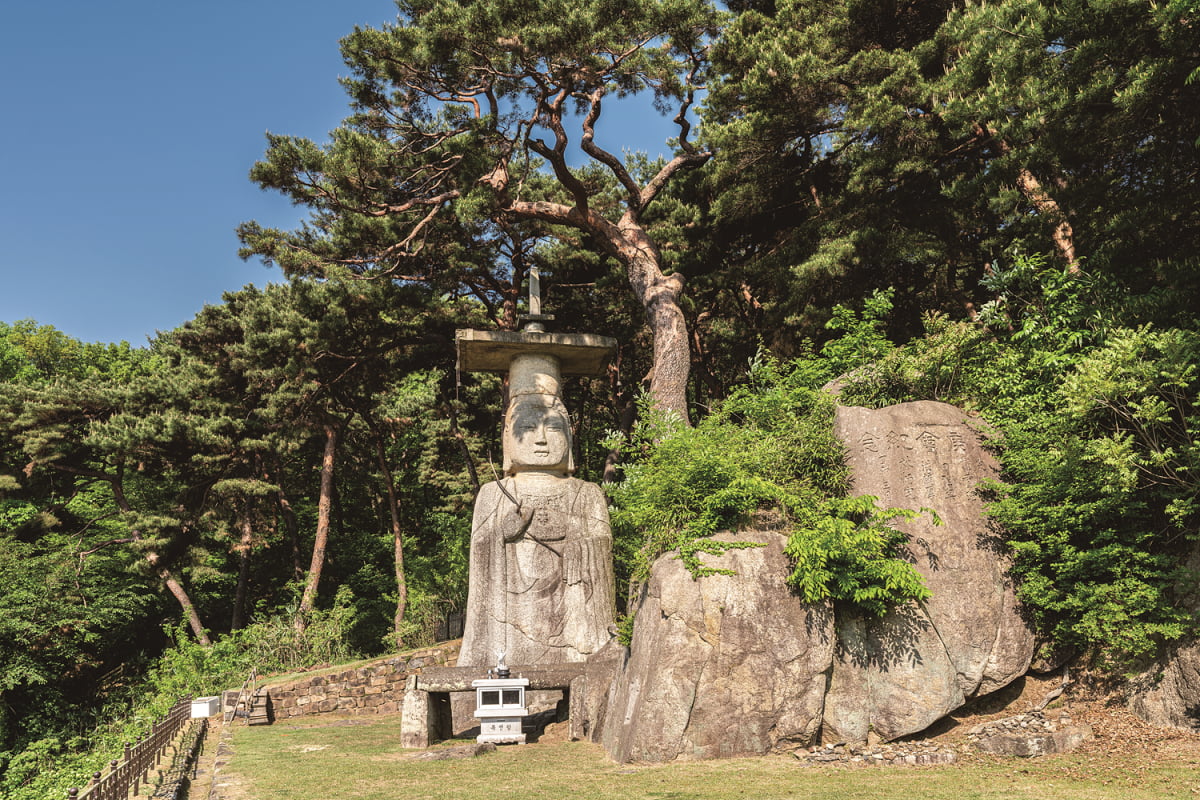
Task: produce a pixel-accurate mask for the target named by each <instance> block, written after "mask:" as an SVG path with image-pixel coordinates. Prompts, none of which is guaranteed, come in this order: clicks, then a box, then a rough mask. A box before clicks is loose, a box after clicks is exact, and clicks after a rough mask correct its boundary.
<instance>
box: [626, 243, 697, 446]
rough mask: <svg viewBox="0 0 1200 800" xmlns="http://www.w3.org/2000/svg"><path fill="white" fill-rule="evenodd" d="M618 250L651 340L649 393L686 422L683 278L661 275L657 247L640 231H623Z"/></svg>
mask: <svg viewBox="0 0 1200 800" xmlns="http://www.w3.org/2000/svg"><path fill="white" fill-rule="evenodd" d="M624 233H625V235H626V240H625V242H623V243H622V246H621V247H620V250H621V252H622V256H623V257H622V260H623V261H624V262H625V269H626V273H627V274H628V276H629V285H630V286H631V287H632V288H633V291H634V294H635V295H636V296H637V298H638V300H640V301H641V303H642V308H643V309H644V310H645V312H646V323H647V325H649V327H650V332H651V334H652V335H653V337H654V366H653V367H652V368H651V370H650V375H649V378H650V394H651V395H652V396H653V397H654V405H655V406H656V407H658V408H660V409H662V410H664V411H671V412H674V413H676V414H678V415H679V418H680V419H681V420H683V423H684V424H685V425H689V424H691V423H690V421H689V419H688V404H687V386H688V372H689V370H690V369H691V362H692V353H691V348H690V346H689V344H688V330H687V322H686V321H685V320H684V318H683V309H681V308H680V307H679V298H680V297H681V296H682V295H683V276H682V275H679V274H678V273H676V274H673V275H663V273H662V270H661V269H660V268H659V254H658V248H657V247H655V246H654V244H653V242H652V241H651V240H650V237H649V236H647V235H646V233H645V231H643V230H641V228H640V227H639V228H636V229H634V230H630V229H628V228H627V229H625V231H624Z"/></svg>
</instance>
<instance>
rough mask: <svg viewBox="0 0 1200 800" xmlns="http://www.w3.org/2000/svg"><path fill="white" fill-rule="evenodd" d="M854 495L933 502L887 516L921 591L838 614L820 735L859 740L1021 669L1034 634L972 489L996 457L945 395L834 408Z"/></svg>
mask: <svg viewBox="0 0 1200 800" xmlns="http://www.w3.org/2000/svg"><path fill="white" fill-rule="evenodd" d="M836 428H837V434H838V437H839V438H840V439H841V440H842V442H843V443H844V444H845V445H846V448H847V459H848V463H849V465H850V468H851V472H852V476H853V490H854V492H855V493H856V494H866V495H874V496H875V497H877V498H879V505H880V506H882V507H894V508H908V509H912V510H920V509H922V508H927V509H932V510H933V511H935V512H936V513H937V516H938V517H939V518H940V520H941V522H942V524H941V525H936V524H934V521H933V518H932V516H931V515H929V514H928V513H925V514H922V515H921V516H920V517H919V518H918V519H916V520H913V521H909V522H900V523H897V526H898V527H900V528H901V529H903V530H905V531H906V532H907V533H908V534H909V536H910V542H909V545H908V557H909V558H910V559H911V561H912V563H913V565H914V566H915V567H916V569H917V570H918V571H919V572H920V573H921V575H922V576H923V577H924V578H925V582H926V585H927V586H928V587H929V589H930V591H931V592H932V597H931V598H930V599H929V600H928V601H926V602H925V603H924V604H922V605H921V606H919V607H918V606H916V605H911V606H906V607H904V608H901V609H899V610H897V611H895V612H893V613H892V614H889V615H888V616H886V617H884V618H883V619H878V620H875V619H860V618H856V617H851V616H847V617H844V618H842V619H839V620H838V624H837V637H838V651H837V655H836V658H835V661H834V667H833V672H832V676H831V678H830V685H829V692H828V694H827V696H826V700H825V714H824V725H825V730H824V731H823V738H824V739H825V740H827V741H829V740H844V741H851V742H858V741H865V740H867V738H868V734H869V733H870V734H874V735H875V736H878V737H879V738H882V739H888V740H890V739H895V738H897V737H900V736H905V735H907V734H911V733H916V732H917V731H920V730H923V729H924V728H926V727H928V726H929V725H931V724H932V723H934V722H936V721H937V720H938V719H939V718H941V717H942V716H944V715H945V714H947V713H949V712H950V711H953V710H954V709H955V708H958V707H959V706H961V705H962V704H963V703H964V702H965V701H966V700H968V699H970V698H972V697H977V696H979V695H983V694H987V693H989V692H992V691H995V690H996V689H1000V688H1002V687H1004V686H1006V685H1007V684H1008V683H1010V682H1012V681H1013V680H1015V679H1017V678H1019V677H1020V676H1022V675H1023V674H1024V673H1025V671H1026V670H1027V669H1028V667H1029V663H1030V660H1031V658H1032V656H1033V651H1034V634H1033V631H1032V629H1031V628H1030V627H1029V625H1028V624H1027V623H1026V621H1025V620H1024V618H1023V617H1022V614H1021V611H1020V608H1019V605H1018V602H1017V600H1016V597H1015V594H1014V591H1013V587H1012V585H1011V582H1010V580H1009V578H1008V576H1007V567H1008V560H1007V559H1006V557H1005V556H1004V551H1003V543H1002V541H1001V540H1000V539H999V538H998V537H997V535H996V533H995V532H994V531H993V530H991V529H990V528H989V525H988V523H987V521H986V518H985V517H984V514H983V502H982V500H981V498H980V497H979V495H978V493H977V491H976V487H977V486H978V484H979V483H980V481H982V480H984V479H986V478H993V477H995V476H996V474H997V467H996V463H995V460H994V459H993V458H992V457H991V455H990V454H989V453H988V452H987V451H986V450H984V449H983V447H982V446H981V443H980V438H979V436H978V435H977V434H976V432H975V431H974V430H973V429H972V428H971V426H970V425H968V424H967V421H966V416H965V414H964V413H963V412H962V411H961V410H959V409H957V408H955V407H953V406H950V405H947V404H945V403H936V402H931V401H922V402H915V403H903V404H900V405H896V406H890V407H888V408H883V409H878V410H871V409H866V408H846V407H842V408H839V409H838V411H837V420H836Z"/></svg>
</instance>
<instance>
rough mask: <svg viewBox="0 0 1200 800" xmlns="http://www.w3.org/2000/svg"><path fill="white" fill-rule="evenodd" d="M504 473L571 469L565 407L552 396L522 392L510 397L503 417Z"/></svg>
mask: <svg viewBox="0 0 1200 800" xmlns="http://www.w3.org/2000/svg"><path fill="white" fill-rule="evenodd" d="M503 445H504V473H505V474H506V475H513V474H516V473H518V472H549V473H555V474H559V475H568V474H570V473H572V472H574V471H575V462H574V459H573V458H572V457H571V424H570V420H569V419H568V418H567V409H566V406H564V405H563V404H562V401H561V400H559V399H558V398H557V397H556V396H554V395H549V394H524V395H518V396H517V397H514V398H513V399H512V402H510V403H509V405H508V414H507V415H505V418H504V442H503Z"/></svg>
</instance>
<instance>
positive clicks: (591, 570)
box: [458, 361, 616, 666]
mask: <svg viewBox="0 0 1200 800" xmlns="http://www.w3.org/2000/svg"><path fill="white" fill-rule="evenodd" d="M526 366H527V365H526ZM551 372H553V370H551ZM510 375H511V376H512V379H511V382H510V393H511V396H512V399H511V401H510V403H509V407H508V412H507V414H506V415H505V421H504V434H503V446H504V473H505V475H504V477H503V478H502V479H500V480H498V481H493V482H491V483H488V484H486V485H484V486H483V487H481V489H480V491H479V496H478V497H477V498H476V500H475V515H474V518H473V521H472V525H471V565H470V569H471V572H470V583H469V594H468V600H467V614H466V623H465V629H464V632H463V644H462V651H461V653H460V655H459V660H458V663H459V665H460V666H468V665H491V664H492V663H494V661H495V658H496V654H497V653H501V652H503V653H506V654H507V661H508V662H509V663H510V664H550V663H556V662H563V661H582V660H584V659H585V658H587V656H588V655H590V654H592V653H594V652H596V651H597V650H599V649H600V648H601V647H602V646H603V645H604V644H605V643H607V642H608V641H609V639H610V638H612V634H611V633H610V627H611V625H612V623H613V621H614V619H615V615H616V606H615V597H614V591H615V587H614V578H613V567H612V532H611V530H610V528H609V521H608V504H607V502H606V500H605V497H604V493H603V492H602V491H601V490H600V487H599V486H596V485H595V484H593V483H588V482H586V481H582V480H579V479H578V478H574V477H571V473H572V472H573V471H574V461H573V458H572V455H571V428H570V421H569V419H568V417H567V410H566V408H565V407H564V406H563V403H562V401H561V400H560V399H559V398H558V395H557V391H554V392H552V393H548V392H545V391H539V390H538V389H545V388H547V387H546V385H545V381H544V380H536V379H534V380H531V379H530V375H529V374H523V373H522V371H521V366H520V365H518V364H517V363H516V362H515V361H514V365H513V369H512V371H511V373H510ZM535 377H541V378H545V377H546V375H545V374H544V373H543V374H541V375H540V376H538V375H536V374H535ZM551 378H553V380H552V381H551V384H552V388H553V389H555V390H557V376H556V375H551ZM531 389H532V390H531Z"/></svg>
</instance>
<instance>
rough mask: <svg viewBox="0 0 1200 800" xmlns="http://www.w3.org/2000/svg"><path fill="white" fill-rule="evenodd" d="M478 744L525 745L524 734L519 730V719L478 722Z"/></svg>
mask: <svg viewBox="0 0 1200 800" xmlns="http://www.w3.org/2000/svg"><path fill="white" fill-rule="evenodd" d="M475 741H477V742H479V743H480V744H484V743H487V742H491V743H492V744H525V732H524V731H523V730H521V717H493V718H491V719H482V720H480V721H479V735H478V736H476V737H475Z"/></svg>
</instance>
